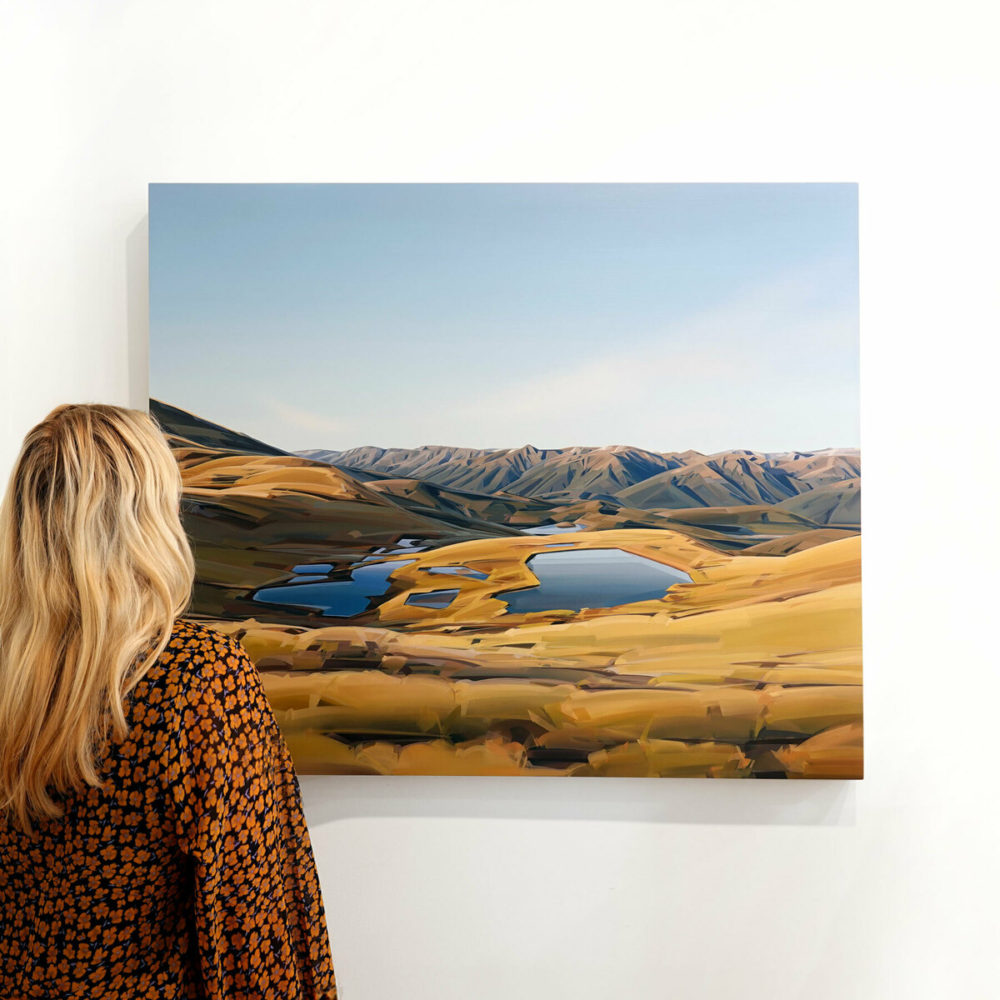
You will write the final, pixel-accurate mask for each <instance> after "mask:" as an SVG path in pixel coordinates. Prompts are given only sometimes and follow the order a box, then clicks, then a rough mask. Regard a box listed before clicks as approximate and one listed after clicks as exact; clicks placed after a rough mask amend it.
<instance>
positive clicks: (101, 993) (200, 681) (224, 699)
mask: <svg viewBox="0 0 1000 1000" xmlns="http://www.w3.org/2000/svg"><path fill="white" fill-rule="evenodd" d="M180 494H181V481H180V474H179V470H178V467H177V463H176V462H175V461H174V459H173V457H172V456H171V453H170V449H169V447H168V445H167V443H166V440H165V439H164V437H163V435H162V433H161V432H160V430H159V428H158V427H157V425H156V423H155V422H154V421H153V419H152V418H151V417H149V416H148V415H147V414H146V413H143V412H141V411H138V410H128V409H123V408H121V407H116V406H105V405H98V404H91V405H68V406H60V407H57V408H56V409H55V410H53V411H52V413H50V414H49V415H48V417H46V418H45V420H43V421H42V422H41V423H40V424H39V425H38V426H37V427H35V428H33V429H32V430H31V431H30V432H29V434H28V436H27V438H26V439H25V441H24V445H23V447H22V449H21V453H20V455H19V456H18V459H17V461H16V463H15V466H14V470H13V472H12V474H11V478H10V482H9V485H8V488H7V494H6V496H5V498H4V501H3V505H2V507H0V997H3V998H4V1000H14V998H18V1000H20V998H32V1000H34V998H56V997H58V998H60V1000H64V998H66V997H87V998H90V1000H113V998H114V1000H117V998H121V1000H126V998H127V1000H144V998H147V997H149V998H153V997H156V998H167V1000H174V998H177V1000H179V998H194V997H198V998H211V1000H216V998H219V1000H222V998H247V1000H249V998H262V1000H263V998H265V997H266V998H268V1000H292V998H295V1000H314V998H317V1000H318V998H323V1000H330V998H333V997H335V996H336V986H335V982H334V974H333V966H332V961H331V957H330V948H329V941H328V937H327V929H326V920H325V915H324V910H323V903H322V899H321V895H320V888H319V883H318V879H317V874H316V867H315V861H314V858H313V854H312V847H311V844H310V841H309V836H308V833H307V831H306V826H305V822H304V819H303V814H302V804H301V798H300V791H299V785H298V781H297V779H296V777H295V772H294V770H293V766H292V761H291V758H290V756H289V752H288V748H287V746H286V745H285V743H284V740H283V738H282V736H281V734H280V732H279V730H278V727H277V723H276V721H275V718H274V714H273V712H272V711H271V709H270V706H269V705H268V703H267V701H266V699H265V696H264V691H263V688H262V685H261V680H260V676H259V674H258V673H257V670H256V668H255V667H254V665H253V663H252V661H251V660H250V659H249V657H248V656H247V654H246V653H245V652H244V650H243V648H242V647H241V646H240V644H239V643H238V642H236V641H235V640H233V639H230V638H228V637H226V636H223V635H222V634H221V633H217V632H214V631H212V630H211V629H209V628H208V627H206V626H202V625H199V624H197V623H193V622H190V621H183V620H179V618H178V616H179V615H180V614H181V613H182V612H183V611H184V609H185V608H186V607H187V604H188V601H189V599H190V593H191V586H192V581H193V575H194V564H193V560H192V556H191V550H190V548H189V546H188V542H187V538H186V536H185V534H184V531H183V528H182V527H181V522H180V516H179V500H180Z"/></svg>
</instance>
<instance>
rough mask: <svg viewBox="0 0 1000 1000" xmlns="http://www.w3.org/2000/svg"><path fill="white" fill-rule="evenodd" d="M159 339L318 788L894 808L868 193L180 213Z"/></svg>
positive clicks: (306, 199)
mask: <svg viewBox="0 0 1000 1000" xmlns="http://www.w3.org/2000/svg"><path fill="white" fill-rule="evenodd" d="M150 330H151V345H150V404H149V405H150V411H151V413H152V414H153V415H154V416H155V417H156V418H157V420H158V421H159V423H160V425H161V427H162V428H163V430H164V433H165V434H166V435H167V437H168V440H169V442H170V445H171V448H172V450H173V453H174V455H175V457H176V459H177V462H178V464H179V466H180V469H181V473H182V478H183V482H184V498H183V503H182V512H183V517H184V523H185V527H186V530H187V532H188V534H189V537H190V539H191V543H192V547H193V550H194V553H195V559H196V564H197V579H196V583H195V588H194V594H193V599H192V602H191V605H190V608H189V611H188V612H187V615H188V616H189V617H191V618H193V619H197V620H199V621H202V622H204V623H206V624H207V625H208V626H210V627H212V628H214V629H217V630H219V631H221V632H224V633H227V634H229V635H232V636H234V637H235V638H237V639H238V640H239V641H240V642H241V643H242V644H243V646H244V647H245V648H246V649H247V651H248V653H249V654H250V656H251V657H252V658H253V660H254V662H255V664H256V665H257V667H258V669H259V671H260V674H261V676H262V678H263V682H264V685H265V689H266V691H267V694H268V697H269V699H270V702H271V704H272V706H273V708H274V711H275V714H276V716H277V718H278V721H279V722H280V724H281V727H282V731H283V733H284V735H285V738H286V740H287V742H288V745H289V747H290V749H291V751H292V754H293V756H294V758H295V762H296V766H297V768H298V770H299V772H300V773H303V774H307V773H313V774H364V775H388V774H395V775H481V776H485V775H496V776H512V775H523V776H542V777H703V778H786V779H787V778H805V779H817V778H841V779H843V778H860V777H861V776H862V773H863V727H862V654H861V646H862V644H861V455H860V450H859V445H860V441H859V427H858V232H857V188H856V186H855V185H853V184H655V183H649V184H631V183H601V184H574V183H565V184H507V183H503V184H319V185H309V184H288V185H284V184H278V185H253V184H250V185H244V184H236V185H211V184H204V185H202V184H178V185H174V184H162V185H152V186H151V187H150Z"/></svg>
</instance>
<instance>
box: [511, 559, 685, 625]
mask: <svg viewBox="0 0 1000 1000" xmlns="http://www.w3.org/2000/svg"><path fill="white" fill-rule="evenodd" d="M527 565H528V569H530V570H531V572H532V573H534V575H535V576H536V577H538V586H536V587H525V588H524V589H523V590H508V591H504V592H503V593H499V594H497V595H496V596H497V598H498V599H499V600H501V601H505V602H506V603H507V610H508V612H510V613H513V614H523V613H525V612H528V611H552V610H556V609H558V610H567V611H582V610H583V609H584V608H613V607H616V606H617V605H619V604H630V603H632V602H633V601H648V600H653V599H655V598H658V597H663V595H664V594H665V593H666V592H667V590H668V588H670V587H672V586H674V584H677V583H690V582H691V577H690V576H689V575H688V574H687V573H685V572H684V571H683V570H680V569H675V568H674V567H673V566H667V565H665V564H664V563H660V562H657V561H656V560H655V559H648V558H646V557H645V556H637V555H635V554H633V553H631V552H625V551H623V550H622V549H572V550H570V551H561V552H541V553H538V554H536V555H533V556H529V557H528V561H527Z"/></svg>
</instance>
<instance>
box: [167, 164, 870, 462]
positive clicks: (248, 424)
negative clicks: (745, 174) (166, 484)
mask: <svg viewBox="0 0 1000 1000" xmlns="http://www.w3.org/2000/svg"><path fill="white" fill-rule="evenodd" d="M149 201H150V394H151V395H152V396H154V397H155V398H157V399H160V400H163V401H165V402H167V403H171V404H172V405H175V406H179V407H181V408H182V409H185V410H189V411H191V412H193V413H196V414H197V415H199V416H201V417H204V418H205V419H208V420H212V421H214V422H216V423H220V424H223V425H225V426H227V427H230V428H232V429H234V430H239V431H242V432H244V433H247V434H250V435H252V436H254V437H256V438H259V439H261V440H263V441H266V442H268V443H269V444H273V445H276V446H278V447H280V448H285V449H288V450H292V451H295V450H300V449H306V448H331V449H343V448H350V447H354V446H357V445H378V446H381V447H416V446H419V445H456V446H465V447H477V448H507V447H518V446H520V445H524V444H533V445H535V446H537V447H543V448H560V447H567V446H571V445H615V444H621V445H635V446H638V447H643V448H649V449H652V450H655V451H677V450H685V449H688V448H695V449H697V450H698V451H702V452H706V453H710V452H715V451H721V450H725V449H730V448H752V449H755V450H759V451H791V450H796V449H802V450H812V449H818V448H826V447H855V446H857V445H858V443H859V440H858V436H859V431H858V409H859V405H858V233H857V188H856V186H855V185H853V184H321V185H308V184H277V185H255V184H243V185H228V184H226V185H211V184H204V185H202V184H179V185H174V184H156V185H151V187H150V198H149Z"/></svg>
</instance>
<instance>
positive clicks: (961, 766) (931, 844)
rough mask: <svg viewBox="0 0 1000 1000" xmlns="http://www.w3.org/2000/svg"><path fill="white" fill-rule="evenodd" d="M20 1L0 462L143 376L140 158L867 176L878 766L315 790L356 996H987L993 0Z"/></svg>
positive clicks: (993, 985) (377, 167)
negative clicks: (829, 772) (732, 777)
mask: <svg viewBox="0 0 1000 1000" xmlns="http://www.w3.org/2000/svg"><path fill="white" fill-rule="evenodd" d="M0 11H2V14H0V18H2V21H0V101H2V119H0V123H2V129H0V137H2V142H3V153H2V155H0V174H2V178H0V179H2V181H3V183H2V186H0V198H2V203H3V218H2V220H0V222H2V229H0V254H2V257H0V264H2V266H0V282H2V284H0V309H2V313H0V320H2V327H0V331H2V343H3V350H4V354H3V356H2V372H0V377H2V397H0V399H2V409H0V412H2V418H3V425H2V428H0V473H2V474H3V476H4V477H6V475H7V472H8V469H9V467H10V464H11V462H12V460H13V458H14V455H15V454H16V449H17V447H18V445H19V443H20V440H21V438H22V436H23V434H24V433H25V432H26V431H27V429H28V428H29V427H30V426H31V425H32V424H33V423H34V422H35V421H37V420H38V419H40V418H41V417H43V416H44V415H45V413H46V412H47V411H48V410H49V409H50V408H51V407H52V406H53V405H55V404H56V403H59V402H63V401H68V400H75V401H82V400H104V401H109V402H116V403H123V404H131V405H134V406H142V405H144V402H145V399H146V344H145V340H144V338H145V334H146V329H145V307H146V277H145V244H144V241H145V221H144V216H145V211H146V208H145V205H146V184H147V182H149V181H303V180H310V181H361V180H367V181H370V180H393V181H417V180H435V181H442V180H464V181H471V180H489V181H497V180H534V181H545V180H553V181H566V180H578V181H579V180H648V181H653V180H656V181H661V180H685V181H690V180H743V181H751V180H771V181H773V180H838V181H844V180H848V181H855V180H856V181H859V182H860V184H861V230H862V309H863V316H862V324H863V358H862V362H863V398H864V402H863V442H862V443H863V448H864V451H865V463H866V466H865V468H866V472H865V477H866V478H865V491H866V492H865V527H866V533H865V539H866V541H865V574H866V576H865V580H866V595H865V599H866V618H865V632H866V635H865V639H866V674H867V676H866V689H865V690H866V711H867V739H868V747H867V754H868V757H867V768H868V777H867V778H866V779H865V780H864V782H862V783H858V784H850V783H837V782H830V783H816V784H798V783H790V782H759V783H746V784H744V783H741V782H731V783H713V782H710V781H687V782H685V781H677V780H674V781H670V780H661V781H654V780H648V779H619V780H601V779H579V780H574V781H564V780H558V779H536V780H531V779H522V780H516V779H502V778H499V779H472V778H467V779H450V778H381V779H379V778H346V777H345V778H307V779H303V787H304V792H305V796H306V800H307V805H308V811H309V817H310V822H311V829H312V836H313V839H314V843H315V847H316V852H317V856H318V860H319V864H320V867H321V870H322V876H323V883H324V891H325V897H326V902H327V907H328V910H329V919H330V927H331V932H332V933H331V937H332V942H333V948H334V955H335V960H336V965H337V971H338V978H339V980H340V985H341V991H342V996H343V997H344V998H345V1000H387V998H390V997H391V998H402V997H406V998H408V1000H467V998H469V997H475V998H477V1000H509V998H512V997H518V998H526V1000H536V998H537V1000H543V998H544V1000H549V998H551V997H567V998H568V997H572V998H574V1000H596V998H599V997H600V998H605V997H630V998H636V1000H646V998H650V1000H653V998H656V1000H659V998H670V1000H688V998H691V1000H723V998H726V1000H728V998H730V997H736V996H738V997H740V998H741V1000H792V998H796V1000H798V998H809V1000H855V998H860V1000H876V998H882V997H906V998H909V1000H922V998H934V1000H939V998H951V997H961V998H962V1000H972V998H980V997H982V998H987V997H995V996H997V995H998V992H1000V986H998V985H997V984H998V982H1000V980H998V974H1000V966H998V962H997V954H996V951H997V949H996V941H997V938H996V924H997V921H996V918H995V902H996V899H997V892H998V888H1000V878H998V875H1000V872H998V868H1000V865H998V861H997V853H998V851H997V845H998V838H997V834H998V832H1000V831H998V824H997V813H998V810H997V805H996V801H997V773H998V769H997V764H998V762H1000V732H998V729H997V719H998V711H1000V685H998V683H997V671H998V658H997V656H996V653H995V650H994V648H993V647H994V646H995V642H994V640H993V635H992V632H993V627H994V623H995V620H996V615H995V613H994V611H993V606H992V605H993V600H992V597H993V593H994V592H995V590H996V585H995V582H994V578H993V570H994V567H995V566H996V562H997V556H998V551H997V548H998V547H997V527H996V524H997V516H996V512H995V506H996V503H997V498H998V495H1000V494H998V490H997V485H998V481H997V471H996V464H997V463H996V444H997V433H996V430H997V419H996V402H995V400H996V395H997V392H996V388H995V386H996V377H995V374H994V368H993V361H994V359H995V355H996V347H995V339H996V331H997V318H998V314H1000V313H998V308H997V307H998V284H997V275H998V273H1000V270H998V259H997V258H998V254H997V247H996V242H995V234H996V232H997V221H998V211H997V209H998V198H997V162H996V160H995V158H994V155H993V152H994V151H993V149H992V143H993V141H994V139H995V132H996V118H995V115H996V108H997V96H998V95H997V82H998V79H997V73H996V71H995V69H994V67H993V66H992V65H991V63H993V62H994V58H995V53H994V48H995V45H994V39H995V37H996V27H997V25H996V23H990V18H992V17H994V15H993V13H992V10H991V5H990V4H989V3H987V2H982V3H971V2H952V3H949V4H947V5H945V4H940V3H923V2H919V0H906V2H900V3H894V2H874V3H873V2H871V0H869V2H853V0H838V2H836V3H822V4H821V3H810V2H803V0H788V2H784V0H783V2H773V0H771V2H768V0H758V2H746V0H735V2H714V0H692V2H683V3H682V2H659V3H646V4H637V3H628V2H623V0H618V2H616V3H614V4H612V3H610V2H609V3H603V4H593V3H584V2H579V0H577V2H567V3H551V2H539V0H529V2H520V0H517V2H511V0H504V2H492V3H476V2H469V0H464V2H463V0H456V2H453V3H443V2H422V3H418V2H415V0H411V2H380V3H371V2H354V3H333V2H330V3H322V2H318V0H314V2H310V3H303V2H288V0H285V2H280V3H279V2H275V3H271V4H263V3H259V2H247V0H236V2H207V3H206V2H203V0H198V2H177V0H170V2H162V3H139V2H132V3H126V2H112V0H102V2H98V3H80V2H78V0H69V2H56V0H39V2H34V3H27V2H24V3H20V2H18V3H8V2H3V3H2V5H0ZM192 363H193V364H197V359H196V358H193V359H192Z"/></svg>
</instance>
